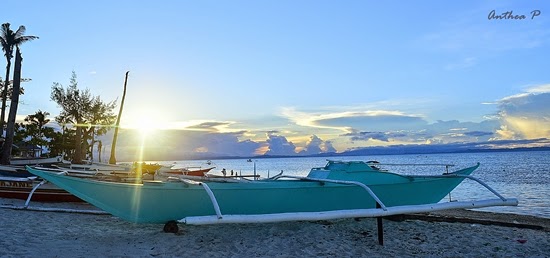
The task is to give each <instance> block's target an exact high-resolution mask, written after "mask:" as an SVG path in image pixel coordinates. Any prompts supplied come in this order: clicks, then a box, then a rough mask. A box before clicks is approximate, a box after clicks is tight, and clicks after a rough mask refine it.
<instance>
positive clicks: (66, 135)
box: [0, 23, 117, 164]
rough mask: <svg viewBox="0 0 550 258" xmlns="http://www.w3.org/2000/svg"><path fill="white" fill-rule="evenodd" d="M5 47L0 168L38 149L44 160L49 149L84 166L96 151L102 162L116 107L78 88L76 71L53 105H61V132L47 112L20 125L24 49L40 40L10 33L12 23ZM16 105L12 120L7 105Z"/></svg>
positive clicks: (3, 36)
mask: <svg viewBox="0 0 550 258" xmlns="http://www.w3.org/2000/svg"><path fill="white" fill-rule="evenodd" d="M0 30H1V31H0V43H1V44H2V50H3V52H4V56H5V57H6V73H5V74H6V76H5V77H4V80H3V81H2V79H1V78H0V85H1V86H2V94H1V99H2V109H1V113H0V129H1V134H0V136H2V140H3V141H2V142H1V144H2V147H1V151H0V163H1V164H9V161H10V158H11V157H12V156H14V155H18V154H20V153H18V152H19V151H20V150H18V149H17V148H13V147H14V146H36V147H38V150H39V154H40V155H44V154H43V153H42V149H47V150H48V154H47V155H49V156H58V155H62V156H63V157H64V158H65V159H68V160H71V161H72V162H73V163H82V161H83V160H86V159H90V160H93V159H94V147H95V146H96V145H97V148H98V150H99V153H100V155H99V157H98V158H99V161H101V149H102V142H101V141H99V140H97V137H98V136H100V135H104V134H106V133H107V132H108V131H109V130H110V129H111V128H113V127H114V126H115V125H114V122H115V119H116V117H117V116H116V115H114V113H113V110H114V108H115V106H116V105H115V101H110V102H105V101H103V100H102V99H101V98H100V97H99V96H94V95H92V94H91V92H90V90H89V89H87V88H86V89H84V90H81V89H79V88H78V81H77V76H76V73H75V72H74V71H73V73H72V76H71V78H70V82H69V85H68V86H67V87H64V86H63V85H62V84H60V83H57V82H55V83H53V85H52V87H51V89H52V91H51V95H50V99H51V100H52V101H54V102H56V103H57V105H58V106H59V107H60V108H61V112H60V113H59V115H58V116H56V117H55V122H57V124H58V125H59V126H60V128H58V130H55V129H54V128H53V127H51V126H48V124H49V123H50V119H48V118H47V117H48V116H49V115H50V113H49V112H47V111H42V110H38V111H37V112H36V113H35V114H32V115H28V116H27V117H26V118H25V120H24V122H21V123H17V122H16V121H15V118H16V115H17V106H18V104H19V96H20V95H21V94H23V93H24V91H23V89H22V88H21V87H20V83H21V82H22V81H28V79H21V65H22V57H21V50H20V46H21V44H23V43H25V42H28V41H31V40H35V39H38V37H37V36H26V35H24V34H25V31H26V30H25V27H24V26H19V28H18V30H17V31H13V30H11V28H10V24H9V23H4V24H2V26H1V29H0ZM14 50H15V51H16V56H15V63H14V72H13V80H10V73H11V60H12V59H13V58H14V56H13V51H14ZM8 101H9V102H10V105H9V107H10V112H9V114H8V118H7V120H6V119H5V111H6V108H7V102H8Z"/></svg>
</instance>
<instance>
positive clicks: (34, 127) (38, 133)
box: [25, 110, 50, 155]
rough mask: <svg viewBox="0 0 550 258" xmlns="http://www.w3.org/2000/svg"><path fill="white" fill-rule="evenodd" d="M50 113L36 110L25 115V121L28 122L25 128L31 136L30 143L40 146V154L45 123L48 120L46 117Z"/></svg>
mask: <svg viewBox="0 0 550 258" xmlns="http://www.w3.org/2000/svg"><path fill="white" fill-rule="evenodd" d="M49 115H50V113H49V112H46V111H42V110H38V111H37V112H36V113H34V114H33V115H28V116H27V117H25V122H27V123H29V124H28V125H27V130H28V131H29V134H30V136H31V139H30V141H29V142H30V143H31V144H34V145H38V146H40V155H42V147H43V146H44V144H45V143H47V142H46V141H45V140H44V136H45V135H44V132H45V128H44V126H46V124H47V123H49V122H50V119H48V118H47V117H48V116H49Z"/></svg>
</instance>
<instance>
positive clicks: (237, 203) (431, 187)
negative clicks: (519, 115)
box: [27, 160, 518, 225]
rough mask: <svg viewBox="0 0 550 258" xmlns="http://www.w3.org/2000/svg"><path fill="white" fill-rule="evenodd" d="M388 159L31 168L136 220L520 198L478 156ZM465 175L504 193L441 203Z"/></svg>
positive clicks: (422, 208)
mask: <svg viewBox="0 0 550 258" xmlns="http://www.w3.org/2000/svg"><path fill="white" fill-rule="evenodd" d="M382 165H383V164H380V163H372V162H363V161H345V162H344V161H330V160H329V161H328V163H327V164H326V166H324V167H321V168H313V169H312V170H311V171H310V172H309V174H308V175H307V176H306V177H299V176H286V175H282V174H279V175H277V176H275V177H272V178H268V179H263V180H245V179H241V180H239V179H233V178H207V177H201V178H199V179H200V180H197V179H196V178H198V177H186V176H175V177H171V178H169V179H171V180H168V181H143V182H142V183H118V182H105V181H98V180H92V179H87V178H77V177H71V176H69V175H66V173H64V172H57V173H56V172H53V171H47V170H42V169H40V168H37V167H35V168H32V167H27V170H28V171H29V172H31V173H33V174H35V175H37V176H39V177H42V178H44V179H46V180H48V181H50V182H52V183H54V184H56V185H57V186H59V187H61V188H63V189H65V190H67V191H68V192H70V193H72V194H74V195H76V196H78V197H80V198H81V199H83V200H85V201H87V202H89V203H90V204H93V205H95V206H97V207H98V208H100V209H102V210H104V211H106V212H108V213H110V214H112V215H114V216H117V217H120V218H122V219H124V220H127V221H131V222H136V223H168V222H173V221H177V222H181V223H187V224H214V223H247V222H277V221H290V220H322V219H336V218H352V217H380V216H388V215H395V214H405V213H417V212H427V211H434V210H442V209H452V208H481V207H487V206H498V205H501V206H504V205H507V206H512V205H517V204H518V201H517V199H513V198H511V199H506V198H504V197H502V196H501V195H499V194H498V193H497V192H495V191H494V190H493V189H492V188H490V187H489V186H488V185H486V184H485V183H483V182H482V181H480V180H478V179H476V178H474V177H472V176H470V174H471V173H472V172H473V171H474V170H475V169H477V168H478V166H479V163H478V164H477V165H475V166H472V167H468V168H464V169H460V170H457V171H455V172H451V173H449V172H448V171H447V172H445V173H443V174H442V175H434V176H427V175H400V174H396V173H392V172H388V171H386V170H382V169H380V166H382ZM449 166H450V165H447V166H446V168H447V169H448V168H449ZM191 178H192V179H191ZM465 178H468V179H472V180H475V181H476V182H479V183H480V184H482V185H483V186H485V187H486V188H487V189H489V190H490V191H491V192H493V193H494V194H495V195H497V196H498V198H497V199H491V200H481V201H474V202H447V203H438V202H439V201H441V200H442V199H443V198H444V197H445V196H446V195H447V194H449V193H450V192H451V191H452V190H453V189H454V188H455V187H456V186H458V185H459V184H460V183H461V182H462V181H463V180H464V179H465ZM377 207H379V208H377ZM167 225H168V224H167Z"/></svg>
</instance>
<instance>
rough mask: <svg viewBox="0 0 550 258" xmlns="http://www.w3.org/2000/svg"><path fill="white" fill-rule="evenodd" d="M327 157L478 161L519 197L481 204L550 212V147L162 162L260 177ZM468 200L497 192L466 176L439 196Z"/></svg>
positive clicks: (482, 174)
mask: <svg viewBox="0 0 550 258" xmlns="http://www.w3.org/2000/svg"><path fill="white" fill-rule="evenodd" d="M327 159H333V160H342V161H346V160H360V161H371V160H376V161H378V162H380V163H382V164H453V165H454V166H453V167H449V172H452V171H454V170H458V169H461V168H466V167H469V166H473V165H475V164H476V163H477V162H480V163H481V165H480V167H479V168H478V169H477V170H476V171H474V173H473V174H472V175H473V176H475V177H477V178H479V179H481V180H482V181H483V182H485V183H487V184H488V185H489V186H490V187H492V188H493V189H494V190H496V191H497V192H498V193H500V194H501V195H503V196H504V197H513V198H517V199H518V200H519V205H518V206H517V207H516V206H511V207H508V206H502V207H489V208H483V209H480V210H485V211H494V212H503V213H515V214H526V215H534V216H538V217H545V218H550V152H549V151H522V152H519V151H510V152H483V153H452V154H409V155H372V156H339V157H331V158H327V157H299V158H255V159H220V160H210V161H209V163H210V165H208V164H206V162H207V161H205V160H184V161H174V162H162V163H164V164H174V165H175V166H176V167H177V166H183V167H187V166H200V167H203V168H204V167H208V166H215V167H216V168H214V169H213V170H212V171H211V172H210V173H211V174H217V175H221V174H222V172H221V170H222V169H224V168H225V170H226V173H227V175H231V170H233V173H234V174H237V173H238V174H240V175H252V174H254V173H256V174H257V175H260V176H261V177H264V178H265V177H269V176H274V175H275V174H277V173H280V172H281V171H283V173H284V174H285V175H297V176H305V175H307V174H308V173H309V171H310V170H311V168H313V167H322V166H324V165H325V164H326V160H327ZM383 168H384V169H388V170H389V171H391V172H396V173H401V174H409V175H410V174H415V175H418V174H421V175H438V174H441V173H443V172H445V166H432V165H426V166H424V165H422V166H419V165H418V166H385V167H383ZM449 198H450V199H451V200H458V201H467V200H474V199H480V198H483V199H487V198H490V199H494V198H498V197H496V196H495V195H494V194H493V193H491V192H490V191H489V190H487V189H486V188H485V187H483V186H482V185H480V184H479V183H477V182H475V181H473V180H469V179H466V180H464V181H463V182H462V183H461V184H460V185H459V186H458V187H457V188H455V190H453V191H452V192H451V194H450V196H447V197H446V198H445V199H444V200H443V201H448V200H449Z"/></svg>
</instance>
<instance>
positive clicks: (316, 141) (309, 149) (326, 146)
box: [299, 135, 336, 155]
mask: <svg viewBox="0 0 550 258" xmlns="http://www.w3.org/2000/svg"><path fill="white" fill-rule="evenodd" d="M327 152H336V149H335V148H334V147H333V146H332V143H331V142H330V141H323V140H322V139H321V138H319V137H317V135H312V136H311V137H310V138H309V141H308V142H307V143H306V146H305V148H304V149H303V150H302V151H301V152H300V153H299V154H301V155H314V154H319V153H327Z"/></svg>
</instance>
